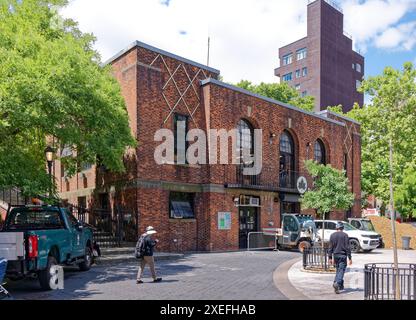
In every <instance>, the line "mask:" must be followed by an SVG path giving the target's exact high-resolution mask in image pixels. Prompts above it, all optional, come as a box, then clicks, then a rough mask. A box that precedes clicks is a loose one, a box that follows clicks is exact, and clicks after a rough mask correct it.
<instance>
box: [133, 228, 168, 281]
mask: <svg viewBox="0 0 416 320" xmlns="http://www.w3.org/2000/svg"><path fill="white" fill-rule="evenodd" d="M155 233H156V230H155V229H154V228H153V227H152V226H149V227H147V228H146V233H144V234H143V235H142V236H143V237H144V239H143V247H144V248H143V249H144V254H143V257H142V258H141V259H140V265H139V271H138V273H137V284H139V283H143V281H142V277H143V272H144V267H145V266H146V264H148V265H149V268H150V272H151V273H152V277H153V282H160V281H162V278H158V277H156V271H155V260H154V258H153V248H154V247H155V246H156V244H157V243H158V242H159V240H157V239H156V240H153V239H152V236H153V235H154V234H155ZM138 249H139V250H140V248H138Z"/></svg>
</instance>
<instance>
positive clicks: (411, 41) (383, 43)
mask: <svg viewBox="0 0 416 320" xmlns="http://www.w3.org/2000/svg"><path fill="white" fill-rule="evenodd" d="M415 44H416V22H409V23H402V24H400V25H398V26H396V27H391V28H388V29H387V30H385V31H384V32H383V33H381V35H380V36H379V37H378V38H376V40H375V45H376V47H378V48H381V49H391V50H412V49H413V46H414V45H415Z"/></svg>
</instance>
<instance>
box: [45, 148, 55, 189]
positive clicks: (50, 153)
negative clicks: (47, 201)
mask: <svg viewBox="0 0 416 320" xmlns="http://www.w3.org/2000/svg"><path fill="white" fill-rule="evenodd" d="M54 152H55V151H54V150H53V149H52V147H51V146H47V147H46V149H45V157H46V162H47V163H48V174H49V178H50V182H51V185H50V186H49V197H50V196H51V193H52V162H53V154H54Z"/></svg>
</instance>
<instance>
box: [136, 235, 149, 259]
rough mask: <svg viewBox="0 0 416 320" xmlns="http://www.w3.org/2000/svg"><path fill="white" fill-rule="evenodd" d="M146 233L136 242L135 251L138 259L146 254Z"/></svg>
mask: <svg viewBox="0 0 416 320" xmlns="http://www.w3.org/2000/svg"><path fill="white" fill-rule="evenodd" d="M145 237H146V235H145V234H142V235H141V236H140V238H139V240H138V241H137V243H136V249H135V251H134V256H135V257H136V259H141V258H143V256H144V253H145V249H146V248H145V241H144V240H145Z"/></svg>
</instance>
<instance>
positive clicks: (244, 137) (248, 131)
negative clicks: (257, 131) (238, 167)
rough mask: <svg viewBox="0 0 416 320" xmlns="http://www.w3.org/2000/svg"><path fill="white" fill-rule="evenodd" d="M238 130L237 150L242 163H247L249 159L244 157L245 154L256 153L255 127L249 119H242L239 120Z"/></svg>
mask: <svg viewBox="0 0 416 320" xmlns="http://www.w3.org/2000/svg"><path fill="white" fill-rule="evenodd" d="M237 131H238V133H237V152H238V155H239V158H240V159H241V163H243V164H246V165H247V164H249V163H248V162H249V161H248V160H249V159H244V154H246V155H250V156H252V155H253V154H254V137H253V127H252V125H251V124H250V123H249V122H248V121H247V120H244V119H241V120H240V121H239V122H238V125H237ZM243 150H244V152H243Z"/></svg>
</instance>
